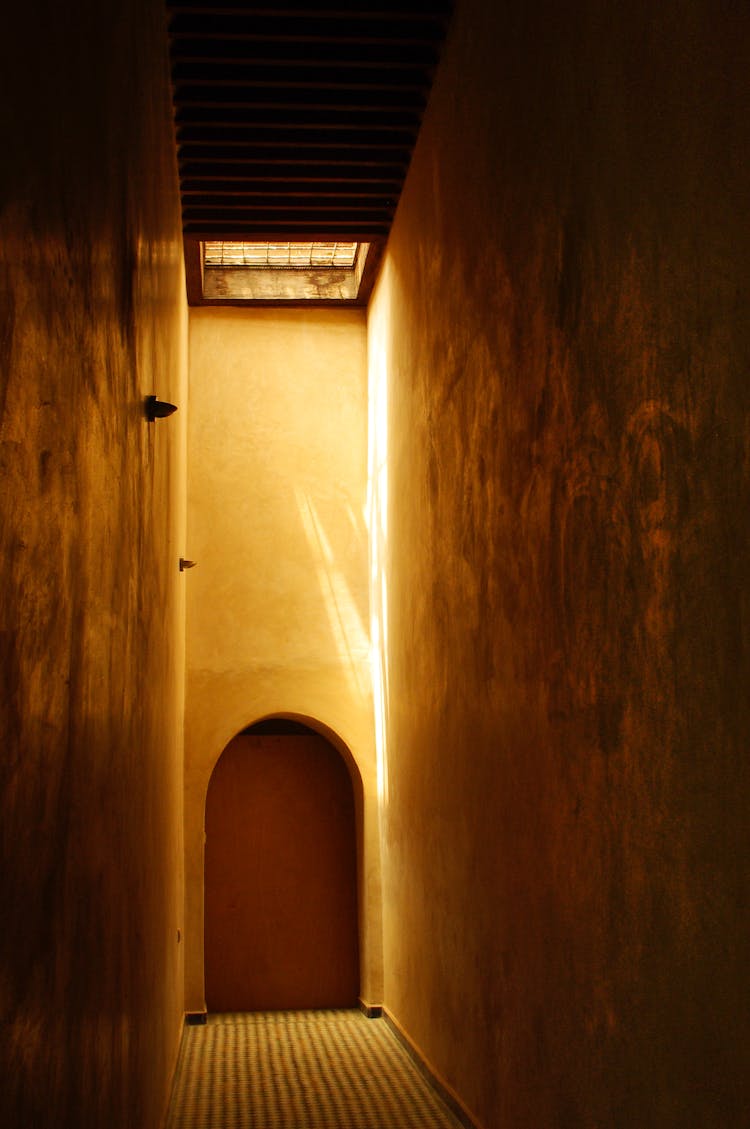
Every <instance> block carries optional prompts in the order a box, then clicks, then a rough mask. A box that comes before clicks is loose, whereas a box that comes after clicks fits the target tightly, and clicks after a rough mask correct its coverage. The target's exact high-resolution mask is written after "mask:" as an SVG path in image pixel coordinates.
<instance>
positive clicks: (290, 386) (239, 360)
mask: <svg viewBox="0 0 750 1129" xmlns="http://www.w3.org/2000/svg"><path fill="white" fill-rule="evenodd" d="M188 465H189V476H188V538H189V540H188V548H189V552H188V556H190V557H191V558H193V559H195V560H196V561H197V562H198V565H197V567H196V568H195V569H194V570H192V571H191V572H190V573H189V574H188V577H187V581H188V593H187V684H186V722H185V750H186V763H185V772H186V778H185V833H186V883H187V886H186V891H187V950H186V962H187V970H186V1000H187V1007H188V1009H189V1010H200V1009H202V1008H203V1006H204V980H203V835H204V815H205V801H206V790H207V787H208V781H209V778H210V775H211V772H212V770H213V767H214V765H215V764H216V762H217V760H218V758H219V756H220V755H221V752H222V750H223V749H224V748H225V746H226V745H227V744H228V743H229V741H230V740H231V739H232V738H233V737H234V736H235V735H236V734H237V733H238V732H239V731H240V730H242V729H243V728H245V727H246V726H247V725H250V724H251V723H252V722H255V721H257V720H259V719H261V718H263V717H266V716H269V715H285V716H293V717H298V718H300V719H303V720H309V721H311V722H312V723H313V724H314V725H316V726H317V728H319V729H320V731H321V732H323V734H324V735H325V736H328V737H329V738H330V739H331V740H333V742H334V744H336V746H337V747H338V748H339V749H340V750H341V751H342V753H343V754H344V755H345V757H346V758H347V759H348V762H349V765H350V769H351V771H352V773H353V776H354V778H355V797H357V819H358V827H359V837H360V851H359V862H358V866H359V897H360V907H359V916H360V960H361V991H362V995H363V997H364V998H365V999H367V1000H373V999H374V1000H377V1001H379V998H380V991H381V970H380V960H381V926H380V874H379V840H378V828H377V800H376V788H375V752H374V742H373V735H372V731H373V724H372V692H371V683H370V671H369V622H368V614H369V613H368V571H367V570H368V566H367V531H366V525H365V512H364V509H365V503H366V495H367V371H366V343H365V318H364V313H363V312H362V311H360V310H276V309H264V310H255V311H247V310H242V309H221V310H218V309H195V310H192V311H191V313H190V427H189V438H188ZM360 781H361V782H360Z"/></svg>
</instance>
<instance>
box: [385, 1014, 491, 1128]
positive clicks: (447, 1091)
mask: <svg viewBox="0 0 750 1129" xmlns="http://www.w3.org/2000/svg"><path fill="white" fill-rule="evenodd" d="M381 1011H382V1015H383V1019H384V1020H385V1022H386V1024H387V1025H388V1028H389V1030H390V1031H391V1032H392V1033H393V1035H394V1036H395V1037H396V1039H398V1041H399V1043H400V1044H401V1046H402V1047H403V1048H404V1050H405V1051H406V1053H407V1054H408V1056H409V1058H410V1059H411V1060H412V1062H413V1063H414V1065H415V1066H416V1068H417V1070H418V1071H419V1073H420V1074H421V1075H422V1077H423V1078H424V1079H425V1081H427V1082H429V1084H430V1086H432V1088H433V1089H434V1090H437V1092H438V1094H439V1095H440V1097H441V1098H442V1099H443V1101H444V1102H445V1104H446V1105H447V1106H448V1109H449V1110H450V1111H451V1113H452V1114H453V1115H454V1117H456V1118H457V1119H458V1120H459V1121H460V1122H461V1124H462V1125H463V1126H464V1127H465V1129H483V1127H482V1125H481V1123H480V1122H479V1121H478V1120H477V1118H476V1117H474V1115H473V1114H472V1113H470V1112H469V1110H468V1109H467V1108H466V1106H465V1105H464V1103H463V1102H462V1101H461V1099H460V1098H459V1096H458V1094H457V1093H456V1091H455V1090H454V1089H453V1088H452V1086H449V1085H448V1083H447V1082H446V1081H445V1079H444V1078H441V1076H440V1075H439V1074H438V1072H437V1070H436V1069H435V1067H434V1066H433V1065H432V1063H431V1062H429V1060H428V1059H427V1058H425V1056H424V1054H423V1053H422V1051H421V1050H420V1049H419V1047H418V1046H417V1044H416V1043H415V1042H413V1041H412V1039H410V1037H409V1036H408V1035H407V1034H406V1031H404V1029H403V1027H402V1026H401V1024H400V1023H399V1022H398V1020H397V1019H396V1018H395V1016H393V1015H391V1013H390V1012H389V1011H388V1009H387V1008H385V1007H384V1008H382V1009H381Z"/></svg>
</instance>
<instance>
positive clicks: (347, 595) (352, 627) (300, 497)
mask: <svg viewBox="0 0 750 1129" xmlns="http://www.w3.org/2000/svg"><path fill="white" fill-rule="evenodd" d="M294 493H295V498H296V501H297V509H298V510H299V515H300V518H301V519H302V526H303V528H304V530H305V535H306V537H307V540H308V544H309V546H310V549H311V551H312V554H313V558H314V560H315V569H316V572H317V577H318V584H319V585H320V591H321V594H322V596H323V600H324V603H325V607H326V613H327V615H328V621H329V624H330V627H331V632H332V633H333V637H334V639H335V641H336V647H337V650H338V653H339V656H340V657H341V659H342V660H345V666H346V670H347V674H348V677H349V681H350V684H351V686H352V688H353V689H356V690H357V691H358V692H359V694H361V695H362V696H363V697H364V696H366V695H367V694H368V693H369V689H370V687H369V679H368V674H369V672H368V670H367V660H368V655H369V648H370V641H369V639H368V636H367V631H366V629H365V624H364V623H363V622H362V617H361V615H360V613H359V611H358V609H357V603H356V601H355V599H354V598H353V596H352V593H351V590H350V588H349V585H348V584H347V581H346V578H345V576H344V574H343V572H342V570H341V569H340V568H339V567H338V565H337V563H336V557H335V554H334V552H333V549H332V548H331V543H330V541H329V539H328V537H327V536H326V531H325V529H324V527H323V523H322V522H321V520H320V517H319V515H318V511H317V509H316V507H315V504H314V503H313V501H312V499H311V498H310V497H309V495H308V494H307V493H306V492H305V491H304V490H301V489H300V488H299V487H295V491H294Z"/></svg>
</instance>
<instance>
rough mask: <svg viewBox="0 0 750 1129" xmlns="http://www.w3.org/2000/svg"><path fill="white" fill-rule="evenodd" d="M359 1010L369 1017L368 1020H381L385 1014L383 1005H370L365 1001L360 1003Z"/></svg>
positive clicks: (361, 1000)
mask: <svg viewBox="0 0 750 1129" xmlns="http://www.w3.org/2000/svg"><path fill="white" fill-rule="evenodd" d="M359 1010H360V1011H361V1012H362V1013H363V1014H364V1015H366V1016H367V1018H368V1019H380V1018H381V1016H382V1014H383V1005H382V1004H368V1003H365V1001H364V1000H363V999H360V1001H359Z"/></svg>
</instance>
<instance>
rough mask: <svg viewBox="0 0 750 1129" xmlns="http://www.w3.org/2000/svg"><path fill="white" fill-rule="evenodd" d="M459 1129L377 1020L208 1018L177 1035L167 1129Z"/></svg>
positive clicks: (314, 1015)
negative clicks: (180, 1040)
mask: <svg viewBox="0 0 750 1129" xmlns="http://www.w3.org/2000/svg"><path fill="white" fill-rule="evenodd" d="M282 1127H283V1129H428V1127H429V1129H460V1126H459V1123H458V1122H457V1121H456V1119H455V1118H454V1117H453V1115H452V1113H451V1112H450V1111H449V1110H448V1109H447V1108H446V1106H445V1105H444V1104H443V1103H442V1101H441V1100H440V1098H439V1097H438V1095H437V1094H436V1093H435V1091H434V1090H432V1089H431V1088H430V1087H429V1086H428V1085H427V1083H426V1082H425V1081H424V1080H423V1078H422V1076H421V1075H420V1073H419V1072H418V1071H417V1069H416V1068H415V1066H414V1065H413V1063H412V1061H411V1059H410V1058H409V1057H408V1055H407V1054H406V1052H405V1051H404V1049H403V1048H402V1046H401V1045H400V1043H399V1042H398V1041H397V1040H396V1038H395V1037H394V1035H393V1034H392V1032H391V1031H390V1029H389V1027H388V1026H387V1024H386V1022H385V1020H383V1019H366V1018H365V1016H364V1015H363V1014H362V1013H361V1012H359V1011H299V1012H289V1011H286V1012H284V1011H281V1012H263V1013H247V1014H245V1013H242V1014H227V1015H215V1016H211V1017H209V1021H208V1023H207V1024H206V1026H203V1027H186V1028H185V1034H184V1038H183V1043H182V1049H181V1052H180V1061H179V1064H178V1068H177V1074H176V1077H175V1086H174V1093H173V1095H172V1105H171V1109H170V1115H169V1119H168V1129H282Z"/></svg>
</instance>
